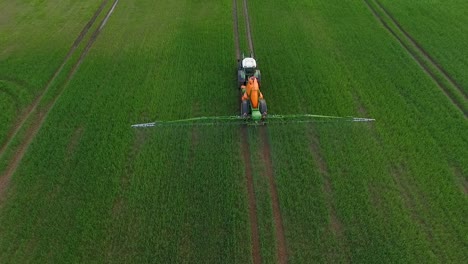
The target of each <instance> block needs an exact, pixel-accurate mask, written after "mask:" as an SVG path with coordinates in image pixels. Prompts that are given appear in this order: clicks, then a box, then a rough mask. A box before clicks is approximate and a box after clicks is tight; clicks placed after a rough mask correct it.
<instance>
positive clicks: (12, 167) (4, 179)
mask: <svg viewBox="0 0 468 264" xmlns="http://www.w3.org/2000/svg"><path fill="white" fill-rule="evenodd" d="M105 1H106V0H105ZM118 2H119V0H115V1H114V3H113V4H112V7H111V8H110V9H109V11H108V12H107V14H106V16H105V17H104V19H103V20H102V21H101V23H100V25H99V27H98V28H97V29H96V30H95V31H94V32H93V34H92V36H91V38H90V39H89V40H88V43H87V45H86V47H85V49H84V50H83V51H82V52H81V55H80V57H79V59H78V61H77V62H76V63H75V64H74V65H73V67H72V69H71V70H70V72H69V73H68V75H67V78H66V80H65V82H64V83H63V84H62V85H61V88H60V89H59V92H58V94H57V95H56V96H55V97H54V98H53V100H52V102H51V103H50V104H49V105H48V106H47V107H46V108H45V109H44V110H42V111H35V113H34V114H35V115H36V118H35V119H34V121H33V124H32V125H31V127H30V128H29V129H28V130H27V131H26V137H25V139H24V140H23V141H22V142H21V144H20V146H19V147H18V149H17V151H16V153H15V155H14V156H13V158H12V160H11V161H10V162H9V163H8V166H7V168H6V170H5V172H4V173H3V175H2V176H1V177H0V202H1V199H2V198H3V195H4V193H5V190H6V187H7V186H8V184H9V182H10V180H11V177H12V176H13V174H14V173H15V171H16V169H17V168H18V166H19V164H20V162H21V160H22V159H23V157H24V155H25V153H26V151H27V149H28V147H29V146H30V145H31V143H32V141H33V139H34V138H35V136H36V135H37V133H38V132H39V130H40V128H41V126H42V125H43V123H44V121H45V119H46V118H47V116H48V114H49V113H50V111H51V110H52V109H53V107H54V106H55V103H56V102H57V100H58V98H59V97H60V95H61V94H62V93H63V91H64V90H65V88H66V87H67V85H68V84H69V82H70V80H71V79H72V78H73V76H74V74H75V73H76V71H77V70H78V68H79V66H80V65H81V63H82V62H83V60H84V58H85V57H86V55H87V54H88V52H89V50H90V49H91V47H92V45H93V44H94V42H95V41H96V39H97V37H98V36H99V34H100V33H101V31H102V29H103V28H104V26H105V25H106V23H107V20H108V19H109V17H110V16H111V15H112V13H113V12H114V9H115V7H116V6H117V4H118ZM37 104H39V102H38V103H37ZM31 114H32V113H31ZM31 114H30V115H31Z"/></svg>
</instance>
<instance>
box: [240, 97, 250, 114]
mask: <svg viewBox="0 0 468 264" xmlns="http://www.w3.org/2000/svg"><path fill="white" fill-rule="evenodd" d="M248 115H249V102H248V100H242V102H241V117H242V118H247V116H248Z"/></svg>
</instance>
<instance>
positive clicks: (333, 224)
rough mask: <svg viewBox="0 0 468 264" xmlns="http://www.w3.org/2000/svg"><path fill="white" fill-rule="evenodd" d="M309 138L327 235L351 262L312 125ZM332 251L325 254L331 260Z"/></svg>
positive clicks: (318, 141) (316, 134)
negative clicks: (326, 216)
mask: <svg viewBox="0 0 468 264" xmlns="http://www.w3.org/2000/svg"><path fill="white" fill-rule="evenodd" d="M309 138H310V142H311V145H310V151H311V154H312V158H313V160H314V163H315V165H316V166H317V168H318V171H319V173H320V175H321V176H322V179H323V192H324V196H325V204H326V206H327V209H328V213H329V217H330V223H329V226H328V230H327V235H332V236H335V237H336V238H337V244H338V247H337V248H338V250H339V251H341V252H338V253H339V254H343V255H345V257H346V261H347V262H348V263H351V250H350V248H349V244H348V241H347V238H346V235H345V234H344V229H345V228H344V226H343V223H342V222H341V220H340V218H339V217H338V214H337V210H336V200H335V197H334V195H333V193H334V190H333V185H332V181H331V176H330V171H329V168H328V165H327V163H326V161H325V159H324V157H323V153H322V151H321V149H320V139H319V136H318V133H317V131H316V130H315V129H314V127H312V126H310V135H309ZM336 252H337V251H334V253H336ZM334 253H331V254H330V253H328V254H327V255H329V257H330V258H331V259H328V261H332V259H333V257H334V255H333V254H334Z"/></svg>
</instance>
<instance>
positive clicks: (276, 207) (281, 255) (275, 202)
mask: <svg viewBox="0 0 468 264" xmlns="http://www.w3.org/2000/svg"><path fill="white" fill-rule="evenodd" d="M243 10H244V19H245V27H246V32H247V41H248V44H249V50H250V56H252V57H254V58H255V50H254V43H253V37H252V29H251V25H250V17H249V11H248V1H247V0H243ZM260 139H261V141H262V143H263V144H262V147H261V149H262V159H263V163H264V165H265V172H264V173H265V175H266V177H267V178H268V185H269V189H270V199H271V203H272V211H273V220H274V225H275V240H276V251H277V252H276V254H277V261H278V262H279V263H287V261H288V252H287V246H286V237H285V235H284V226H283V218H282V215H281V208H280V203H279V196H278V191H277V188H276V182H275V178H274V173H273V165H272V160H271V155H270V153H271V148H270V141H269V137H268V132H267V127H266V126H262V127H260Z"/></svg>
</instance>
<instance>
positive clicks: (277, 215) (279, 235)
mask: <svg viewBox="0 0 468 264" xmlns="http://www.w3.org/2000/svg"><path fill="white" fill-rule="evenodd" d="M260 137H261V140H262V143H263V146H262V155H263V162H264V163H265V174H266V176H267V178H268V183H269V187H270V199H271V204H272V209H273V220H274V223H275V237H276V253H277V260H278V263H288V251H287V246H286V237H285V235H284V225H283V218H282V216H281V207H280V201H279V195H278V189H277V188H276V182H275V177H274V172H273V165H272V160H271V150H270V141H269V137H268V130H267V127H265V126H262V127H260Z"/></svg>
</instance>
